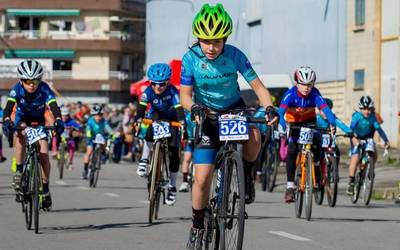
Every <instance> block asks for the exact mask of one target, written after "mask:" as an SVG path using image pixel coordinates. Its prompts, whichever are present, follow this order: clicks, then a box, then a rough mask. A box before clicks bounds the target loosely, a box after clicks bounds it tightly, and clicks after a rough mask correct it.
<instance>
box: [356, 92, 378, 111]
mask: <svg viewBox="0 0 400 250" xmlns="http://www.w3.org/2000/svg"><path fill="white" fill-rule="evenodd" d="M358 108H359V109H370V108H375V103H374V100H372V98H371V97H370V96H368V95H365V96H362V97H361V98H360V101H359V102H358Z"/></svg>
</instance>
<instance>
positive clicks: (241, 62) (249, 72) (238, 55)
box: [234, 48, 258, 83]
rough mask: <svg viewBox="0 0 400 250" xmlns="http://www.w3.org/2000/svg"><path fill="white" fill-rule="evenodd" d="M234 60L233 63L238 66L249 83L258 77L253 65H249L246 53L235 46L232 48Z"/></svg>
mask: <svg viewBox="0 0 400 250" xmlns="http://www.w3.org/2000/svg"><path fill="white" fill-rule="evenodd" d="M234 60H235V65H237V66H238V71H239V72H240V74H242V76H243V77H244V79H245V80H246V81H247V82H248V83H251V82H252V81H253V80H254V79H256V78H257V77H258V76H257V73H256V72H255V71H254V69H253V66H251V63H250V61H249V59H247V57H246V55H245V54H244V53H243V52H242V51H240V50H239V49H237V48H234Z"/></svg>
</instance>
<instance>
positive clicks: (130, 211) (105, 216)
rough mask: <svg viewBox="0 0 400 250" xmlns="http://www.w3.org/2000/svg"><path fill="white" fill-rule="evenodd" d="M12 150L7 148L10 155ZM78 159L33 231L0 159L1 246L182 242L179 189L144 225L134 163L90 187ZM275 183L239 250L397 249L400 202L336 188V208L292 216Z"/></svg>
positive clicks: (171, 245)
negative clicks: (352, 195)
mask: <svg viewBox="0 0 400 250" xmlns="http://www.w3.org/2000/svg"><path fill="white" fill-rule="evenodd" d="M10 154H11V153H10V151H9V150H8V149H6V156H7V157H8V158H9V159H10V158H11V155H10ZM75 160H76V161H75V169H74V170H72V171H66V172H65V177H64V179H63V180H62V181H60V180H58V179H57V175H56V174H57V169H56V168H55V167H53V169H52V179H51V192H52V197H53V209H52V211H51V212H46V213H41V215H40V234H37V235H35V234H34V232H33V231H27V230H26V229H25V221H24V217H23V214H22V213H21V207H20V204H18V203H16V202H15V201H14V194H13V191H12V190H11V188H10V183H11V179H12V174H11V171H10V161H9V160H8V161H7V162H5V163H1V164H0V249H1V250H3V249H5V250H6V249H7V250H9V249H52V250H56V249H185V244H186V241H187V237H188V230H189V228H190V226H191V201H190V197H189V194H188V193H178V197H177V199H178V200H177V203H176V204H175V206H172V207H168V206H166V205H165V206H162V207H161V208H160V217H161V218H160V220H159V221H157V222H156V223H155V224H153V225H152V226H149V225H148V223H147V210H148V203H147V201H146V199H147V191H146V189H145V185H146V184H145V180H144V179H141V178H139V177H137V176H136V173H135V171H136V165H134V164H133V163H128V162H122V163H120V164H107V165H106V166H105V167H104V168H103V169H102V171H101V173H100V179H99V182H98V187H97V188H95V189H91V188H88V183H87V182H86V181H83V180H81V179H80V171H81V165H82V155H78V156H77V158H76V159H75ZM53 165H54V164H53ZM54 166H55V165H54ZM281 177H284V176H281ZM344 181H345V180H343V182H344ZM179 183H180V181H179ZM279 183H280V184H281V185H279V186H278V187H277V189H276V191H274V193H263V192H257V197H256V202H255V203H254V204H252V205H250V206H248V207H247V212H248V214H249V219H248V220H247V221H246V226H245V240H244V247H243V249H296V250H298V249H309V250H311V249H352V250H353V249H364V250H366V249H400V240H399V238H400V206H397V205H395V204H393V203H392V202H385V201H379V202H377V201H372V202H371V204H370V206H369V207H365V206H364V205H362V204H356V205H353V204H351V203H350V201H349V199H348V198H347V197H345V196H342V195H341V196H339V197H338V204H337V206H336V207H335V208H330V207H328V206H327V205H326V204H324V205H323V206H316V205H314V206H313V214H312V220H311V221H306V220H305V219H304V218H302V219H297V218H295V215H294V205H293V204H290V205H289V204H285V203H283V191H284V185H283V179H280V180H279Z"/></svg>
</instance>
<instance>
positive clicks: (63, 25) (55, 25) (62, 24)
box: [49, 20, 72, 31]
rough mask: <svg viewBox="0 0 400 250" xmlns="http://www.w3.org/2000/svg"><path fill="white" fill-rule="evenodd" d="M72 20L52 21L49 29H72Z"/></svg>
mask: <svg viewBox="0 0 400 250" xmlns="http://www.w3.org/2000/svg"><path fill="white" fill-rule="evenodd" d="M71 27H72V22H71V21H63V20H59V21H50V22H49V30H51V31H71Z"/></svg>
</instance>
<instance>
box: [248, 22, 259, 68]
mask: <svg viewBox="0 0 400 250" xmlns="http://www.w3.org/2000/svg"><path fill="white" fill-rule="evenodd" d="M248 25H249V30H250V34H249V40H250V42H249V46H250V47H249V52H250V53H249V59H250V61H251V62H252V63H254V64H256V63H261V58H262V29H261V27H262V26H261V20H257V21H254V22H251V23H249V24H248Z"/></svg>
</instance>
